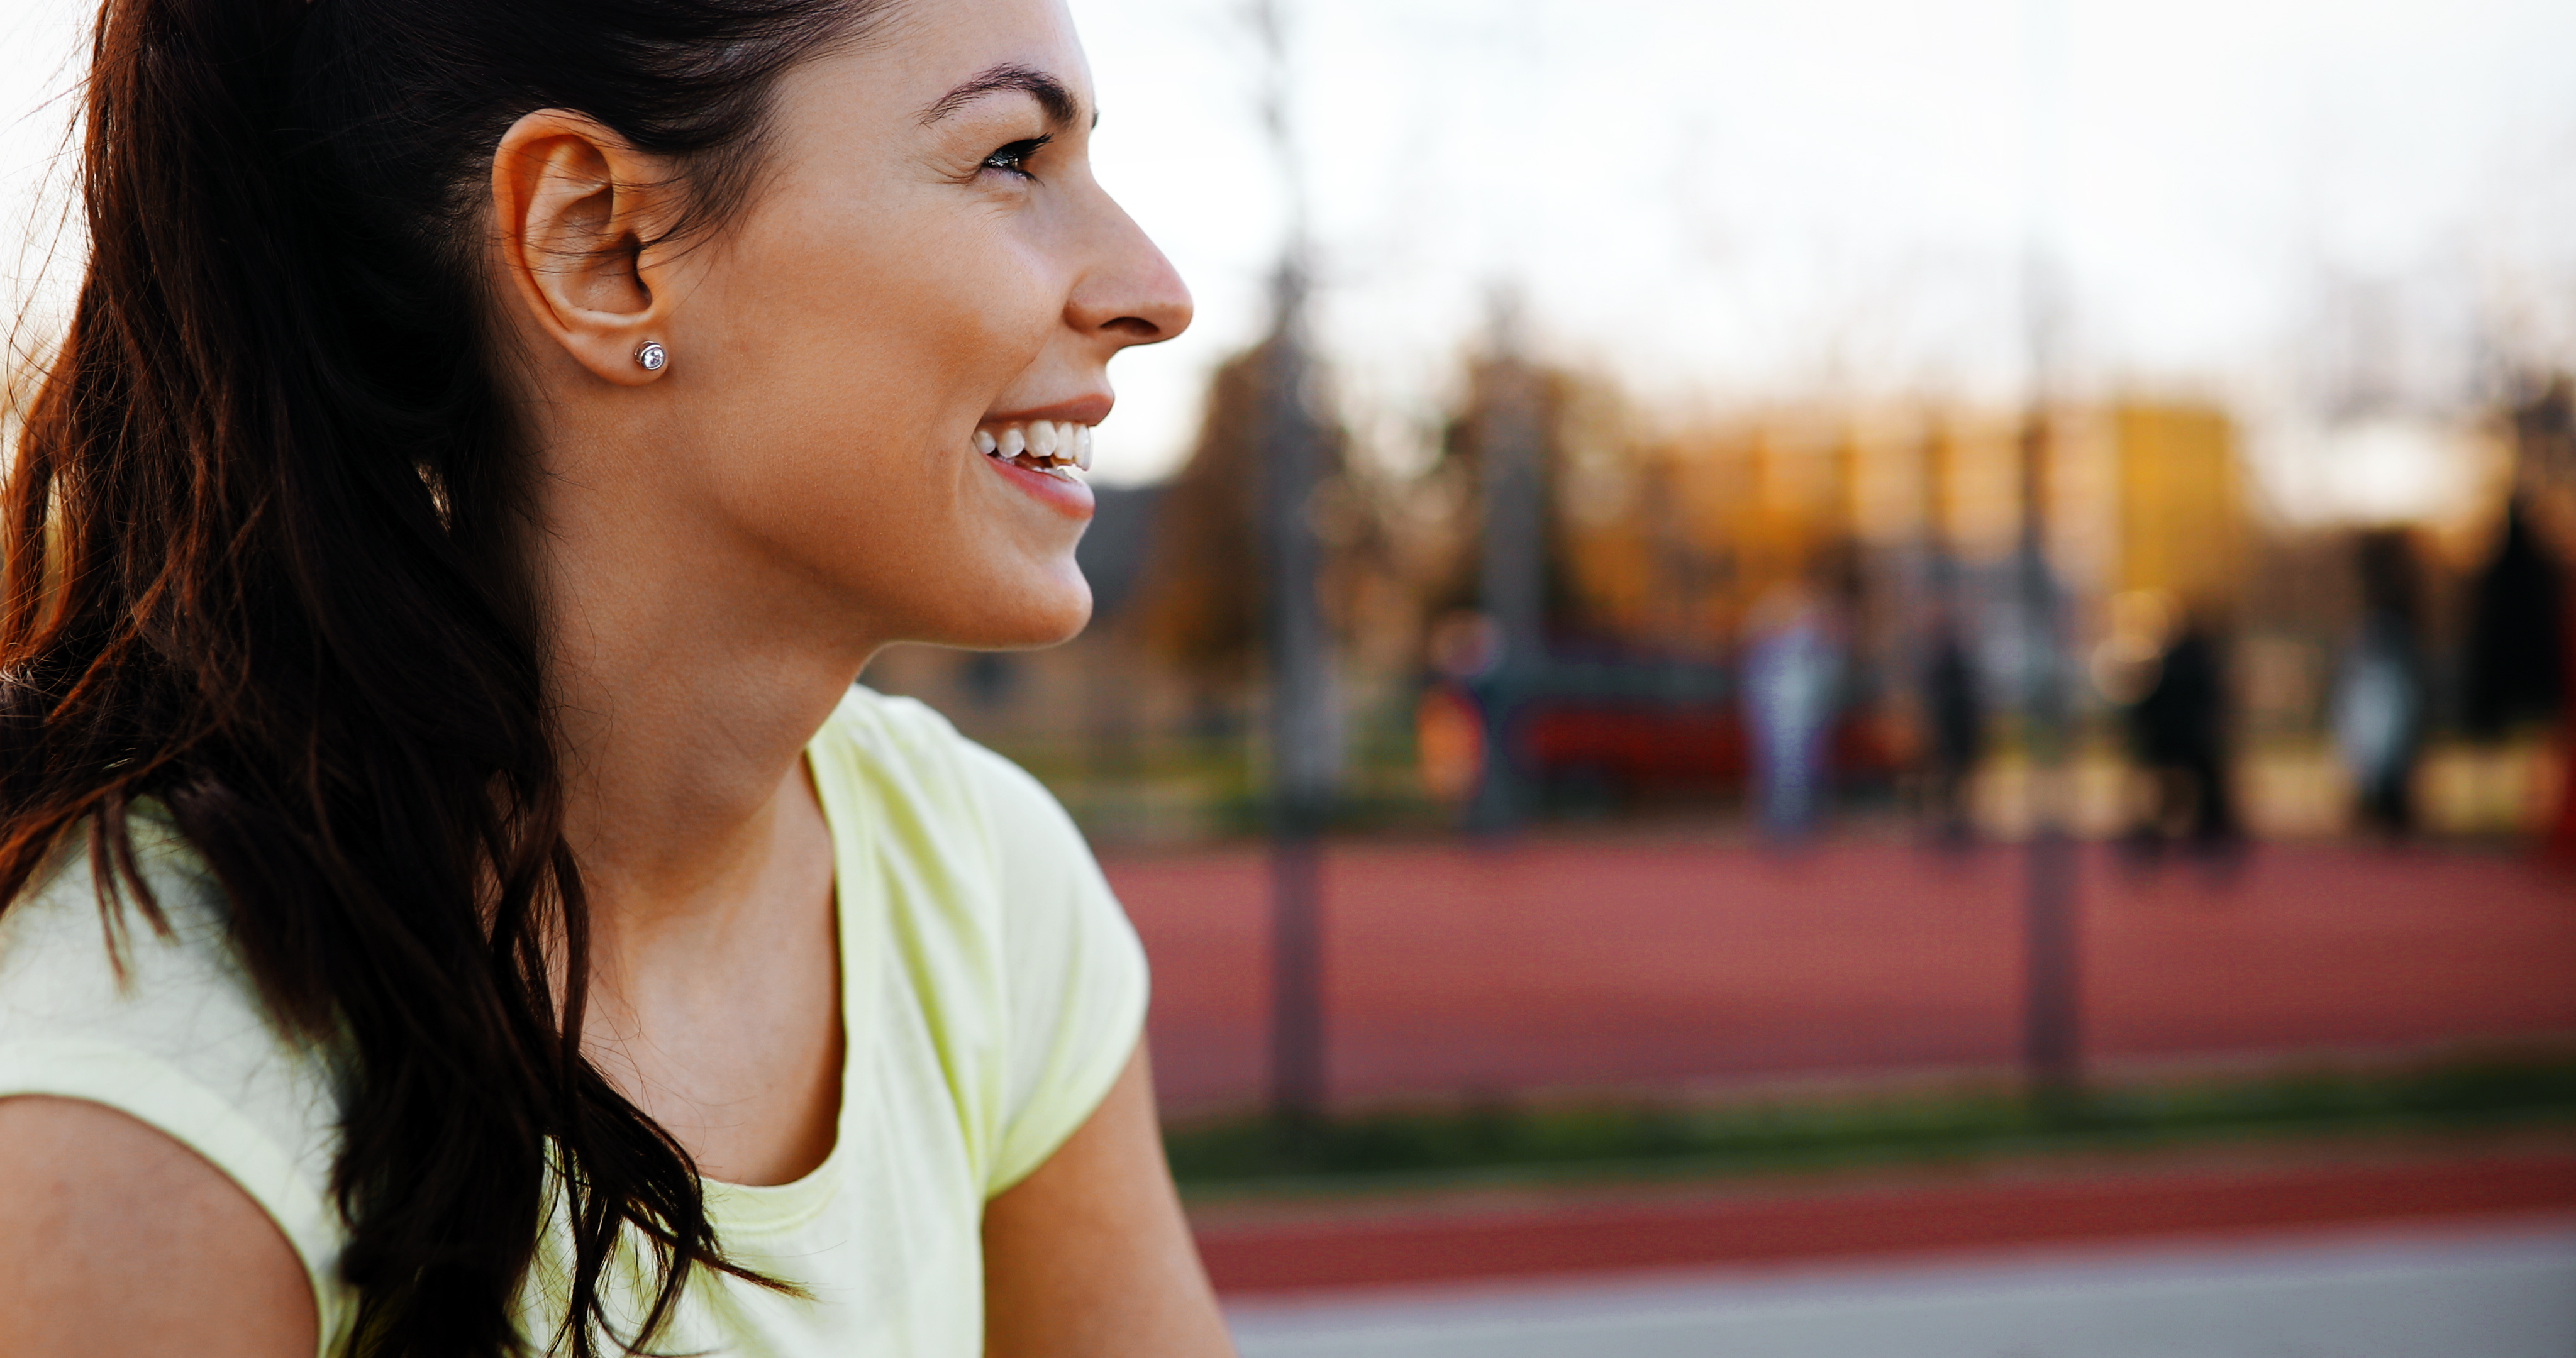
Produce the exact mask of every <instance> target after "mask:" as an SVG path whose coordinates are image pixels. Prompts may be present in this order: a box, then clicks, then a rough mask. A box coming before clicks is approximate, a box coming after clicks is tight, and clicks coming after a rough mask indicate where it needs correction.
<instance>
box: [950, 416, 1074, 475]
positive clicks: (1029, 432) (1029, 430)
mask: <svg viewBox="0 0 2576 1358" xmlns="http://www.w3.org/2000/svg"><path fill="white" fill-rule="evenodd" d="M974 442H975V451H976V452H979V453H982V454H983V455H984V456H986V457H989V458H992V459H994V460H995V461H997V462H1007V463H1010V464H1011V465H1012V466H1015V467H1020V468H1023V469H1025V470H1028V471H1033V472H1043V473H1045V474H1047V475H1049V476H1053V477H1056V478H1057V479H1059V480H1065V481H1070V480H1072V479H1073V470H1074V469H1079V470H1082V471H1089V470H1091V426H1090V425H1087V424H1077V423H1075V422H1074V421H1072V420H1009V421H1005V422H1003V423H999V424H987V425H983V426H981V427H979V428H977V429H976V431H975V440H974Z"/></svg>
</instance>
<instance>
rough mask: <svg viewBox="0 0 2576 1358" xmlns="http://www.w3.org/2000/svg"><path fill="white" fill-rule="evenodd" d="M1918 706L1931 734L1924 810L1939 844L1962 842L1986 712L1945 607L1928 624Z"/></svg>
mask: <svg viewBox="0 0 2576 1358" xmlns="http://www.w3.org/2000/svg"><path fill="white" fill-rule="evenodd" d="M1923 711H1924V717H1925V720H1926V722H1927V723H1928V724H1929V726H1930V727H1931V737H1932V739H1931V742H1930V744H1929V746H1928V747H1927V749H1926V758H1925V761H1924V803H1925V812H1926V814H1928V815H1929V816H1930V817H1931V819H1932V824H1933V832H1934V833H1935V834H1936V835H1938V836H1939V837H1940V839H1941V841H1942V842H1943V843H1946V844H1965V843H1967V842H1968V840H1969V839H1970V838H1971V837H1972V836H1973V834H1974V827H1973V822H1972V820H1971V811H1972V809H1973V808H1972V807H1971V806H1970V804H1969V801H1970V798H1969V791H1970V789H1969V780H1970V779H1971V778H1972V777H1974V776H1975V774H1976V769H1977V763H1978V761H1979V760H1980V759H1982V758H1983V757H1984V755H1985V743H1986V712H1985V703H1984V700H1983V699H1982V697H1981V696H1980V695H1979V694H1978V691H1977V670H1976V663H1975V661H1974V659H1973V658H1972V657H1971V656H1970V654H1969V652H1968V646H1967V643H1966V641H1965V640H1964V639H1962V638H1961V636H1960V635H1959V625H1958V620H1957V618H1956V617H1955V616H1954V615H1953V614H1952V613H1951V611H1950V610H1949V609H1947V608H1944V609H1941V610H1940V611H1939V613H1938V614H1937V615H1936V618H1935V621H1934V623H1933V626H1932V638H1931V658H1930V660H1929V662H1928V663H1927V664H1926V665H1925V666H1924V671H1923Z"/></svg>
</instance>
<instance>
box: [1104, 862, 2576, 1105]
mask: <svg viewBox="0 0 2576 1358" xmlns="http://www.w3.org/2000/svg"><path fill="white" fill-rule="evenodd" d="M2021 863H2022V860H2021V857H2020V855H2019V854H2018V853H2017V852H2016V851H2013V850H2010V849H2001V848H1997V849H1987V850H1983V851H1980V852H1977V853H1974V854H1970V855H1965V856H1956V857H1954V856H1945V855H1942V854H1938V853H1935V852H1931V851H1927V850H1922V849H1917V848H1913V847H1909V846H1905V845H1899V844H1884V843H1842V844H1828V845H1824V846H1820V847H1817V848H1815V849H1812V850H1810V851H1807V852H1805V853H1802V854H1799V855H1796V856H1780V855H1774V854H1767V853H1764V852H1761V851H1758V850H1754V849H1749V848H1745V847H1742V846H1741V845H1730V844H1725V843H1719V842H1715V841H1713V840H1703V839H1692V838H1689V837H1685V836H1678V835H1665V836H1662V837H1658V838H1647V837H1638V836H1627V837H1600V838H1593V839H1559V840H1540V841H1534V842H1527V843H1523V844H1520V845H1518V846H1516V847H1510V848H1503V849H1477V848H1473V847H1467V846H1457V845H1416V846H1387V845H1360V846H1343V847H1338V848H1336V849H1335V850H1334V851H1333V853H1332V855H1331V857H1330V860H1329V862H1328V865H1327V870H1326V907H1325V908H1326V912H1327V917H1328V921H1329V924H1328V936H1327V944H1326V946H1327V972H1328V982H1327V984H1328V998H1327V1005H1328V1013H1329V1024H1330V1043H1331V1057H1330V1070H1331V1082H1332V1088H1333V1090H1334V1092H1335V1095H1336V1097H1338V1098H1342V1099H1359V1100H1366V1099H1376V1098H1384V1097H1389V1096H1403V1095H1412V1094H1473V1093H1499V1092H1509V1091H1516V1090H1527V1089H1536V1088H1551V1087H1567V1086H1575V1087H1640V1086H1644V1087H1671V1086H1675V1085H1685V1084H1689V1083H1692V1082H1697V1081H1723V1080H1728V1079H1741V1078H1747V1077H1755V1078H1759V1077H1778V1076H1791V1075H1801V1076H1803V1075H1815V1074H1824V1075H1830V1074H1835V1073H1851V1074H1882V1073H1886V1072H1890V1071H1902V1070H1926V1071H1931V1070H1943V1069H1956V1068H1990V1067H2000V1066H2004V1065H2007V1064H2008V1063H2010V1062H2011V1061H2012V1060H2013V1058H2014V1053H2015V1051H2016V1050H2017V1044H2018V1041H2019V1038H2018V1029H2017V1024H2018V1004H2019V995H2020V981H2019V976H2020V966H2021V962H2020V958H2021V953H2020V938H2021V932H2020V910H2021V884H2022V874H2021ZM1106 866H1107V868H1108V871H1109V875H1110V878H1111V881H1112V882H1113V884H1114V885H1115V886H1116V887H1117V889H1118V891H1119V894H1120V896H1121V897H1122V898H1123V899H1124V900H1125V901H1126V903H1127V907H1128V910H1129V913H1130V914H1131V915H1132V916H1133V917H1134V918H1135V920H1136V923H1137V926H1138V928H1139V930H1140V932H1141V933H1142V934H1143V935H1144V938H1145V941H1146V947H1147V949H1148V951H1149V952H1150V953H1151V954H1152V955H1153V959H1154V966H1155V1000H1154V1010H1153V1016H1152V1035H1153V1042H1154V1054H1155V1066H1156V1072H1157V1079H1158V1082H1159V1084H1160V1088H1161V1092H1162V1096H1163V1100H1164V1104H1165V1107H1166V1109H1167V1110H1170V1111H1174V1112H1179V1113H1189V1112H1194V1111H1206V1110H1212V1109H1218V1108H1224V1107H1232V1106H1242V1105H1245V1104H1247V1103H1249V1102H1251V1101H1252V1100H1254V1099H1255V1098H1257V1097H1258V1094H1259V1091H1260V1089H1261V1081H1262V1071H1263V1022H1264V1015H1265V1005H1266V1003H1267V976H1266V965H1267V964H1266V960H1265V959H1266V951H1265V947H1264V937H1265V935H1264V928H1265V924H1264V921H1265V914H1264V910H1265V904H1264V903H1265V896H1264V882H1265V877H1264V869H1263V862H1262V859H1261V858H1260V856H1259V855H1258V853H1257V851H1255V850H1250V849H1234V850H1224V851H1210V852H1201V853H1191V854H1180V855H1160V856H1120V855H1116V854H1112V855H1111V856H1110V857H1109V859H1108V860H1107V863H1106ZM2081 883H2082V884H2081V891H2080V895H2081V913H2080V921H2081V925H2080V927H2081V934H2082V948H2083V959H2084V960H2083V966H2084V977H2085V1009H2084V1024H2083V1026H2084V1043H2085V1046H2086V1048H2087V1050H2088V1052H2089V1053H2090V1054H2091V1055H2092V1056H2093V1057H2095V1058H2096V1059H2099V1060H2105V1061H2112V1062H2126V1061H2156V1060H2163V1059H2168V1058H2182V1059H2190V1058H2201V1057H2226V1056H2232V1055H2249V1056H2251V1055H2261V1054H2272V1053H2284V1052H2300V1051H2319V1050H2338V1051H2341V1050H2351V1049H2371V1048H2392V1049H2393V1048H2405V1047H2411V1046H2416V1045H2419V1044H2448V1043H2458V1042H2463V1041H2469V1042H2474V1041H2480V1040H2488V1039H2504V1040H2511V1039H2528V1038H2534V1037H2548V1038H2565V1037H2568V1036H2570V1035H2576V985H2571V984H2570V983H2569V978H2570V977H2576V879H2571V878H2570V877H2567V876H2565V875H2561V874H2559V873H2555V872H2552V871H2550V870H2547V869H2543V868H2541V867H2538V866H2536V865H2534V864H2532V863H2529V862H2527V861H2525V860H2523V859H2520V858H2516V857H2512V856H2508V855H2505V854H2502V853H2481V852H2471V851H2465V850H2425V851H2418V852H2411V853H2396V852H2390V851H2385V850H2379V849H2373V848H2366V847H2356V846H2332V845H2293V846H2274V847H2266V848H2264V849H2262V850H2259V851H2258V852H2256V853H2255V854H2254V855H2253V856H2252V857H2251V858H2250V859H2249V860H2248V861H2246V862H2245V863H2244V864H2243V865H2242V866H2241V868H2240V869H2239V870H2238V871H2236V872H2235V873H2234V874H2233V875H2231V876H2228V877H2225V878H2217V877H2213V876H2212V875H2210V874H2208V873H2205V872H2201V871H2198V870H2197V869H2196V868H2193V867H2191V866H2189V865H2176V866H2175V867H2173V868H2169V869H2168V870H2167V871H2165V872H2163V873H2161V874H2157V875H2154V876H2152V877H2140V876H2138V875H2136V874H2133V873H2130V872H2127V871H2124V870H2123V869H2122V868H2121V866H2120V865H2119V864H2118V863H2117V862H2115V861H2114V860H2113V859H2112V858H2111V857H2110V856H2109V855H2108V854H2106V853H2102V852H2100V851H2096V850H2088V851H2086V857H2085V861H2084V867H2083V870H2082V873H2081Z"/></svg>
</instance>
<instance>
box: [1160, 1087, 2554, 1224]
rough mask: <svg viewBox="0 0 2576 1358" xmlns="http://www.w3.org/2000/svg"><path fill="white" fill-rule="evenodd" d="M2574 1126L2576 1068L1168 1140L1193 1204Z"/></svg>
mask: <svg viewBox="0 0 2576 1358" xmlns="http://www.w3.org/2000/svg"><path fill="white" fill-rule="evenodd" d="M2566 1124H2576V1058H2571V1057H2566V1056H2553V1057H2549V1058H2541V1059H2535V1058H2530V1057H2486V1058H2467V1059H2454V1060H2448V1061H2443V1062H2439V1063H2435V1064H2428V1065H2424V1066H2419V1067H2414V1068H2409V1069H2403V1070H2397V1071H2384V1070H2383V1071H2373V1072H2356V1071H2350V1070H2311V1071H2297V1072H2289V1073H2283V1074H2275V1075H2268V1076H2263V1077H2258V1078H2241V1079H2224V1080H2220V1079H2209V1080H2193V1081H2181V1082H2169V1081H2160V1082H2156V1083H2153V1084H2135V1085H2125V1086H2106V1087H2096V1088H2094V1089H2090V1090H2087V1091H2085V1092H2083V1093H2081V1094H2079V1095H2077V1096H2075V1097H2073V1098H2071V1099H2063V1100H2034V1099H2030V1098H2027V1097H2024V1096H2022V1095H2021V1094H2019V1093H2018V1092H2016V1091H2012V1090H2009V1089H1999V1088H1995V1087H1992V1086H1986V1087H1970V1088H1962V1089H1951V1090H1942V1091H1931V1092H1923V1091H1916V1092H1910V1093H1907V1094H1902V1095H1886V1094H1880V1095H1844V1096H1837V1097H1821V1098H1776V1099H1758V1100H1740V1101H1726V1102H1709V1103H1693V1104H1647V1103H1636V1104H1616V1105H1568V1104H1557V1103H1533V1104H1512V1103H1506V1102H1499V1101H1485V1102H1480V1103H1476V1104H1473V1105H1470V1106H1467V1107H1463V1108H1453V1109H1446V1110H1413V1111H1401V1112H1380V1113H1370V1114H1362V1115H1357V1116H1351V1117H1344V1118H1332V1119H1326V1120H1323V1121H1320V1122H1316V1123H1312V1124H1307V1125H1287V1124H1282V1123H1280V1122H1277V1121H1274V1120H1271V1119H1266V1118H1243V1119H1236V1120H1230V1121H1224V1122H1215V1123H1207V1124H1200V1125H1194V1126H1192V1125H1184V1126H1179V1127H1176V1128H1173V1129H1171V1130H1168V1131H1167V1132H1166V1133H1165V1135H1164V1153H1165V1155H1166V1157H1167V1158H1168V1159H1169V1161H1170V1163H1171V1167H1172V1173H1173V1175H1174V1177H1175V1178H1177V1179H1179V1180H1180V1182H1181V1186H1182V1188H1183V1190H1184V1191H1185V1192H1190V1193H1191V1194H1192V1195H1193V1196H1205V1195H1207V1194H1208V1193H1211V1192H1213V1193H1220V1194H1230V1193H1232V1192H1237V1191H1255V1190H1261V1191H1266V1190H1279V1191H1298V1190H1301V1189H1322V1190H1332V1191H1346V1190H1351V1189H1362V1190H1365V1189H1367V1188H1370V1187H1373V1186H1383V1187H1389V1188H1393V1187H1403V1186H1412V1185H1417V1184H1423V1183H1427V1182H1511V1181H1530V1180H1550V1181H1553V1180H1564V1179H1596V1178H1631V1177H1666V1176H1672V1175H1692V1176H1697V1175H1724V1174H1729V1173H1745V1172H1755V1171H1764V1170H1776V1169H1781V1168H1788V1167H1804V1168H1829V1167H1837V1166H1853V1165H1876V1164H1896V1163H1909V1162H1913V1163H1920V1162H1935V1161H1947V1160H1960V1159H1976V1158H1984V1157H1990V1156H1998V1155H2028V1154H2033V1153H2048V1152H2052V1151H2069V1150H2084V1149H2102V1148H2116V1147H2132V1146H2134V1147H2142V1148H2143V1147H2153V1146H2167V1145H2176V1144H2183V1143H2189V1142H2196V1141H2212V1140H2224V1139H2231V1138H2233V1139H2246V1138H2256V1139H2260V1138H2270V1137H2279V1136H2291V1135H2296V1136H2306V1135H2316V1134H2321V1133H2338V1132H2356V1133H2358V1132H2403V1131H2438V1130H2461V1131H2475V1130H2501V1129H2509V1128H2516V1127H2533V1126H2552V1125H2566Z"/></svg>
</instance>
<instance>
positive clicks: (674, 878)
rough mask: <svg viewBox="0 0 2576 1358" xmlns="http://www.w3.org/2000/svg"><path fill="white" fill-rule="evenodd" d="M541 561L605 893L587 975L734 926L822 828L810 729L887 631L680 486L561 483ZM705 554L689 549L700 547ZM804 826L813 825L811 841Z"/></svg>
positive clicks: (558, 676)
mask: <svg viewBox="0 0 2576 1358" xmlns="http://www.w3.org/2000/svg"><path fill="white" fill-rule="evenodd" d="M555 484H556V485H558V486H569V487H570V489H567V490H563V491H560V492H558V493H554V494H552V495H551V496H550V502H549V503H545V504H543V505H541V506H540V508H541V511H542V514H541V518H540V522H541V523H542V524H543V528H544V531H543V532H542V533H541V534H540V535H539V537H538V541H539V543H540V548H539V551H538V557H539V559H538V561H537V562H536V567H537V570H538V574H539V580H540V584H541V588H542V590H543V598H544V600H545V610H546V615H545V618H544V623H545V625H546V630H547V635H548V654H547V658H546V676H547V688H548V697H549V699H550V700H551V701H552V702H553V703H554V704H555V707H556V712H557V718H558V727H559V737H558V738H559V740H560V741H561V743H562V752H563V758H562V767H563V770H564V778H565V784H566V787H565V791H566V799H565V826H564V828H565V835H566V838H567V840H568V841H569V842H570V845H571V847H572V850H573V853H574V856H575V858H576V860H577V861H578V862H579V863H580V864H581V869H582V876H583V884H584V887H585V889H586V892H587V895H588V897H589V899H590V902H591V923H592V934H593V938H594V940H595V942H594V948H593V964H592V965H593V969H594V971H596V972H598V973H600V974H601V977H602V979H606V980H610V981H611V982H612V984H613V983H614V979H615V976H616V974H617V973H618V972H619V970H620V969H621V967H622V966H623V965H625V964H626V963H627V962H631V961H632V960H633V958H634V956H635V955H636V954H637V953H638V951H639V950H651V949H654V948H656V947H658V946H660V945H661V944H664V943H669V944H674V945H678V946H682V947H687V946H691V945H692V943H693V941H694V940H699V939H704V938H709V937H714V936H717V935H719V934H721V933H730V932H733V930H732V929H731V928H730V926H731V925H733V924H735V923H738V922H739V921H740V919H741V918H742V916H744V915H745V914H746V913H747V912H751V911H756V910H758V909H760V908H762V906H763V902H764V899H765V898H766V897H767V896H768V895H769V894H770V893H769V892H767V891H765V890H764V884H765V883H766V882H767V880H768V879H770V878H772V877H775V876H777V875H778V872H779V870H780V867H779V865H780V862H781V860H782V859H783V858H791V857H793V856H794V855H793V854H792V853H789V852H786V849H787V847H788V846H792V845H794V844H796V843H799V842H804V843H811V842H812V841H813V838H814V835H815V834H816V833H817V832H819V831H820V829H821V820H820V814H819V810H818V808H817V807H816V806H815V803H814V800H813V792H812V788H811V785H810V783H809V782H808V781H807V780H806V778H805V777H804V774H803V766H802V753H803V750H804V747H805V744H806V742H807V741H808V740H809V739H811V738H812V736H813V733H814V731H815V730H816V729H817V728H818V727H820V726H821V725H822V723H823V721H824V719H825V718H827V717H828V716H830V714H831V711H832V708H833V706H834V705H835V704H836V703H838V702H839V701H840V699H841V696H842V694H843V693H844V692H845V691H846V690H847V689H848V687H849V685H850V683H851V681H852V679H853V678H854V677H855V676H856V675H857V673H858V671H859V669H860V667H861V666H862V665H864V664H865V663H866V660H867V657H868V655H869V653H870V651H871V650H872V649H873V647H874V642H873V641H872V640H870V639H869V632H870V630H871V629H869V628H868V627H867V626H866V625H865V621H864V620H863V619H844V620H842V621H844V622H845V623H846V624H847V625H846V626H829V625H818V619H820V620H830V619H831V618H832V616H833V614H834V613H835V611H836V610H837V608H838V606H837V605H836V604H835V603H834V602H833V601H832V600H830V599H829V598H827V597H825V596H824V594H823V593H822V591H820V590H819V589H818V588H816V587H815V586H814V585H813V584H812V583H811V582H809V581H805V580H800V579H797V578H795V577H794V574H793V573H792V572H789V571H785V570H783V569H774V568H766V567H765V566H764V564H763V563H762V562H761V561H760V560H759V559H758V558H757V556H756V555H755V554H752V553H748V552H724V551H721V550H718V549H712V548H709V547H708V546H707V545H706V544H709V543H720V542H721V538H720V536H718V535H713V534H710V533H709V532H708V531H707V526H706V525H705V524H704V523H689V524H683V523H671V522H662V521H657V520H660V519H667V518H669V517H670V515H671V511H670V510H669V509H668V508H667V506H669V505H671V504H672V503H673V502H674V501H673V499H672V498H671V497H667V496H654V495H647V494H634V495H619V494H618V493H616V491H615V489H614V487H615V486H616V485H617V484H618V483H617V481H616V479H615V478H614V477H577V478H562V479H559V480H557V481H556V483H555ZM693 547H694V548H695V549H696V550H692V548H693ZM800 837H802V838H801V839H800Z"/></svg>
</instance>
